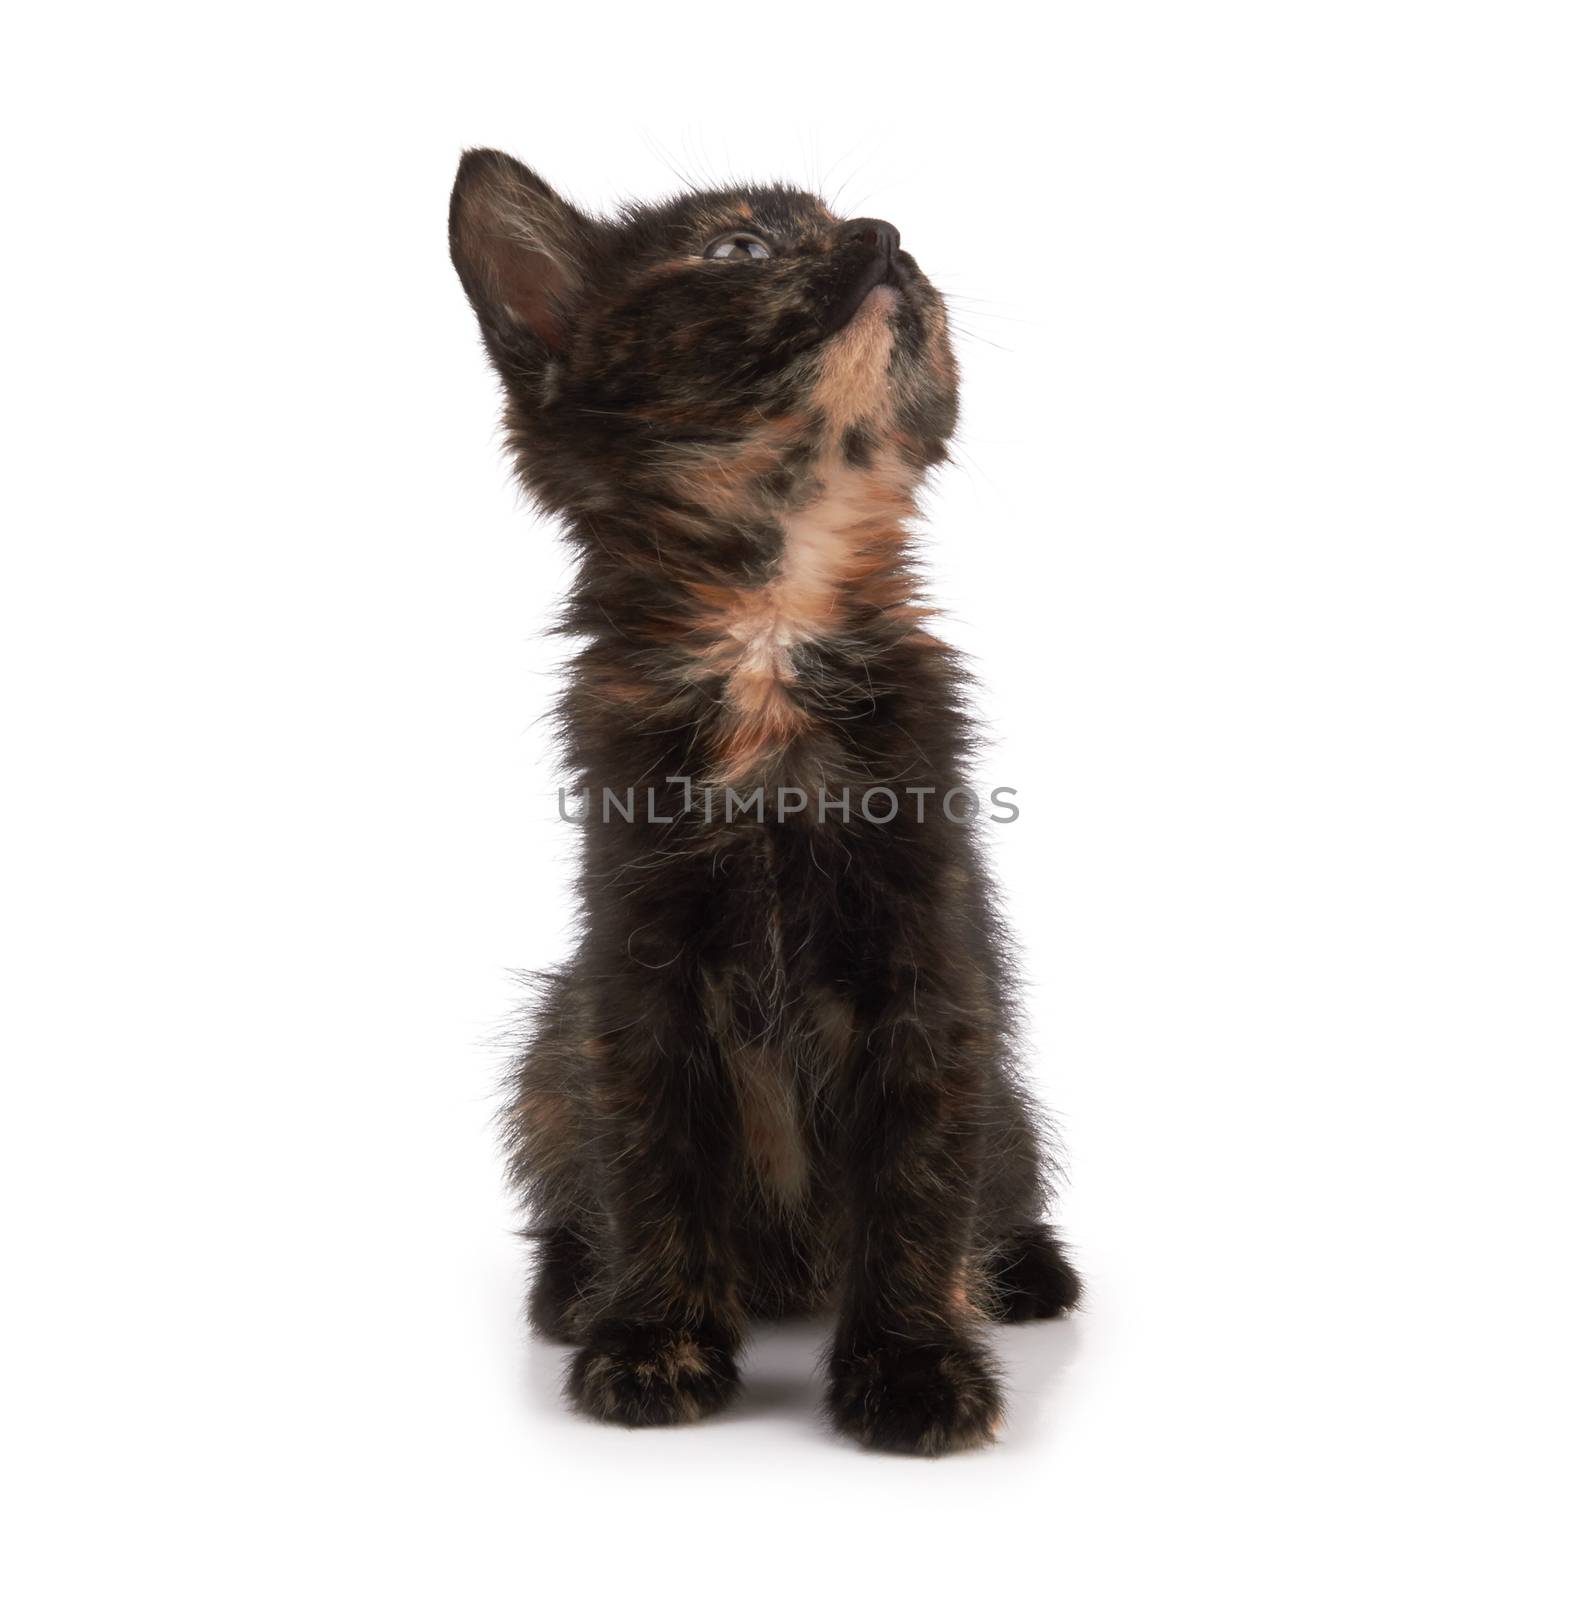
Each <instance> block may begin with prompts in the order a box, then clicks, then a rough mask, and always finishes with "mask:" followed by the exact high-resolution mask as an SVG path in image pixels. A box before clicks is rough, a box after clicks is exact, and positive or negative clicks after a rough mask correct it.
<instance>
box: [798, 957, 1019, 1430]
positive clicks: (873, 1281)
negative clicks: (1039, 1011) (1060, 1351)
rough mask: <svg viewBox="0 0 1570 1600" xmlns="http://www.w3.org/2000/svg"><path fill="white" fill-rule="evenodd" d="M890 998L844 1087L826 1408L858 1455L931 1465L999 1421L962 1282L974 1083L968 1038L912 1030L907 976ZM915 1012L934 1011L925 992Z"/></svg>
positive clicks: (956, 1029)
mask: <svg viewBox="0 0 1570 1600" xmlns="http://www.w3.org/2000/svg"><path fill="white" fill-rule="evenodd" d="M926 976H927V975H926V974H923V977H926ZM897 988H899V989H900V990H902V991H903V998H902V999H896V1000H894V1001H893V1002H891V1003H890V1004H889V1005H888V1006H887V1007H885V1008H883V1009H882V1010H881V1012H880V1013H879V1014H878V1015H876V1016H874V1017H872V1018H870V1019H869V1026H868V1027H867V1029H866V1031H865V1034H864V1038H863V1043H862V1046H861V1048H860V1050H859V1052H858V1058H857V1059H856V1060H855V1061H853V1063H852V1067H851V1072H850V1075H849V1078H848V1081H847V1083H846V1086H845V1088H846V1103H847V1108H848V1111H847V1115H846V1118H845V1127H846V1133H847V1141H846V1151H847V1164H848V1171H849V1180H850V1189H851V1195H852V1205H851V1215H850V1219H849V1226H850V1232H849V1236H848V1237H847V1239H846V1240H845V1247H846V1255H847V1262H848V1266H847V1282H846V1294H845V1301H844V1304H843V1307H842V1309H841V1313H840V1321H839V1326H838V1329H837V1331H836V1333H835V1338H834V1343H833V1346H832V1349H831V1351H830V1355H829V1363H828V1375H829V1392H828V1405H829V1412H830V1415H831V1417H832V1419H833V1421H834V1423H835V1425H836V1426H837V1427H839V1428H840V1429H841V1430H842V1431H844V1432H845V1433H847V1434H849V1435H850V1436H851V1437H852V1438H855V1439H857V1440H859V1441H860V1442H862V1443H863V1444H866V1445H870V1446H872V1447H873V1448H875V1449H882V1450H893V1451H900V1452H904V1453H909V1454H917V1455H943V1454H946V1453H947V1452H949V1451H952V1450H961V1449H965V1448H966V1447H968V1446H970V1445H975V1444H982V1443H985V1442H986V1441H988V1440H990V1439H991V1438H992V1437H993V1435H994V1434H995V1432H996V1430H997V1427H998V1424H999V1422H1000V1421H1001V1419H1002V1396H1001V1393H1000V1390H999V1386H998V1380H997V1375H996V1372H995V1370H994V1367H993V1363H992V1360H991V1358H990V1356H989V1354H988V1352H987V1349H986V1346H985V1344H984V1343H983V1342H982V1339H981V1334H980V1326H979V1324H980V1316H979V1313H978V1312H977V1310H976V1308H975V1307H974V1306H973V1305H972V1303H971V1300H970V1297H969V1293H968V1285H967V1281H966V1262H967V1253H968V1248H969V1244H970V1238H971V1223H972V1217H973V1214H974V1209H975V1199H976V1177H977V1172H976V1167H977V1162H978V1159H979V1139H978V1128H979V1118H980V1116H981V1115H982V1108H981V1094H980V1089H981V1078H980V1071H979V1067H978V1064H977V1063H976V1061H975V1060H974V1058H973V1056H972V1054H971V1046H970V1044H969V1040H968V1038H967V1035H968V1032H969V1030H967V1029H965V1028H963V1027H960V1026H956V1025H954V1024H953V1023H952V1022H945V1021H943V1020H939V1019H934V1020H933V1021H931V1022H924V1021H923V1020H922V1018H921V1010H922V1007H918V1005H917V1004H916V1003H915V999H916V989H917V983H916V974H915V972H914V971H911V972H909V973H906V974H904V975H903V976H902V977H901V978H900V979H898V980H897ZM924 1004H925V1005H926V1007H927V1009H930V1010H932V1011H941V1010H942V1006H941V1002H940V1000H939V999H938V997H937V996H935V995H928V996H927V997H926V999H925V1002H924Z"/></svg>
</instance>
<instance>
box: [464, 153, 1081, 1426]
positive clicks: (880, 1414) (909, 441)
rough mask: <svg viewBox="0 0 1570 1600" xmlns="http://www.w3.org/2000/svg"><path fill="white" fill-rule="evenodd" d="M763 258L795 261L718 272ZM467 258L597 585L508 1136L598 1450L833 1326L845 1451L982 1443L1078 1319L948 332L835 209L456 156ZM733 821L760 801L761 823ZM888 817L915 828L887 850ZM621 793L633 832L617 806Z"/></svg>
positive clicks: (553, 506)
mask: <svg viewBox="0 0 1570 1600" xmlns="http://www.w3.org/2000/svg"><path fill="white" fill-rule="evenodd" d="M738 233H740V234H745V235H747V236H749V238H751V239H755V240H758V241H761V248H763V249H766V250H767V251H768V252H769V253H768V254H767V256H766V258H764V259H753V258H752V254H749V253H748V252H749V251H753V250H754V247H753V246H752V245H750V244H749V245H747V246H746V248H745V249H736V250H732V251H731V252H729V253H728V254H723V255H722V256H721V257H720V258H717V259H715V258H711V257H710V256H707V255H706V254H705V251H706V248H707V247H709V246H710V245H711V244H712V242H713V241H715V240H716V239H723V238H725V237H727V236H730V235H735V234H738ZM451 244H452V254H453V260H454V263H455V264H456V266H457V269H458V273H459V276H460V278H461V279H462V282H463V286H464V288H465V290H466V291H467V293H468V296H469V299H470V301H471V303H472V304H473V307H474V310H475V312H476V314H477V316H478V318H479V323H480V329H481V332H482V335H483V337H484V341H485V346H486V349H487V351H488V352H489V354H490V358H491V360H492V362H493V363H494V365H495V368H496V371H497V372H498V373H499V375H500V377H501V379H502V383H503V386H504V388H505V392H506V400H507V425H508V429H509V434H510V439H511V444H512V447H513V450H514V452H515V454H516V459H517V464H518V470H519V473H520V475H521V477H522V479H523V482H524V483H525V484H526V485H527V487H528V488H529V489H530V491H531V492H532V493H533V494H534V496H535V497H536V498H537V499H538V501H539V502H540V503H542V504H543V505H544V506H545V507H546V508H548V509H549V510H550V511H552V512H554V513H555V514H556V515H557V516H558V517H559V518H560V520H561V522H562V524H563V526H564V527H565V529H566V532H567V536H568V538H569V539H570V540H571V541H572V545H573V548H574V550H575V551H576V553H577V556H578V568H577V578H576V582H575V584H574V586H573V589H572V593H571V595H570V596H569V598H568V601H567V606H566V613H565V616H564V619H563V624H562V626H563V627H564V629H566V630H567V631H569V632H570V633H571V634H572V635H574V636H575V637H576V638H577V639H578V641H579V642H580V646H581V648H580V649H579V652H578V654H577V657H576V659H575V661H574V662H573V664H572V667H571V670H570V674H569V679H568V683H567V686H566V690H565V693H564V695H563V698H562V702H561V708H560V720H561V730H562V735H563V739H564V743H565V746H566V755H567V759H568V761H569V763H570V765H571V767H572V769H573V770H574V771H575V773H576V774H577V778H578V782H579V784H580V785H581V786H582V788H583V789H585V790H586V791H587V792H588V793H589V794H590V795H591V797H595V798H594V800H593V811H592V817H591V820H590V822H589V823H588V824H587V825H586V827H585V849H584V855H583V864H582V886H581V887H582V907H583V925H582V937H581V942H580V943H579V946H578V948H577V950H576V951H575V952H574V954H573V955H572V956H571V958H570V959H569V960H568V961H567V963H566V964H565V965H564V966H563V967H562V968H561V969H560V970H559V971H557V972H556V973H554V974H553V975H551V976H550V977H549V978H548V979H547V980H546V981H545V983H544V992H543V994H542V995H541V997H540V1000H539V1004H538V1007H537V1010H536V1012H535V1016H534V1021H533V1027H532V1030H531V1037H530V1042H529V1044H528V1047H527V1048H526V1050H525V1051H524V1052H523V1054H522V1056H521V1059H520V1060H519V1062H518V1065H517V1070H516V1077H515V1081H514V1084H513V1091H512V1097H511V1101H510V1105H509V1108H508V1110H507V1113H506V1132H507V1140H508V1145H509V1149H510V1153H511V1158H512V1171H513V1175H514V1177H515V1179H516V1181H517V1183H518V1185H519V1186H520V1188H521V1190H522V1191H523V1193H524V1194H525V1196H526V1198H527V1203H528V1207H529V1212H530V1218H531V1222H532V1230H531V1231H532V1232H533V1235H534V1237H535V1239H536V1241H537V1256H536V1263H535V1278H534V1283H533V1288H532V1293H531V1302H530V1303H531V1312H532V1316H533V1320H534V1323H535V1325H536V1327H537V1328H538V1329H539V1330H540V1331H541V1332H542V1333H544V1334H547V1335H550V1336H554V1337H557V1338H560V1339H563V1340H565V1341H568V1342H570V1343H572V1344H574V1345H576V1346H577V1350H576V1353H575V1355H574V1357H573V1359H572V1362H571V1365H570V1369H569V1375H568V1393H569V1395H570V1397H571V1399H572V1401H573V1402H574V1403H575V1404H576V1405H577V1406H578V1407H579V1408H581V1409H582V1410H583V1411H585V1412H587V1413H589V1414H590V1415H592V1416H595V1417H599V1418H603V1419H605V1420H607V1421H612V1422H619V1423H625V1424H652V1423H674V1422H682V1421H689V1420H692V1419H695V1418H698V1417H701V1416H704V1415H706V1414H708V1413H709V1412H712V1411H714V1410H715V1409H717V1408H718V1407H720V1406H723V1405H724V1404H725V1403H726V1401H727V1400H729V1399H730V1397H731V1396H732V1395H733V1394H734V1393H735V1390H736V1387H737V1381H738V1380H737V1369H736V1355H737V1351H738V1347H739V1345H740V1343H741V1340H742V1338H743V1335H744V1332H745V1328H746V1325H747V1322H748V1319H749V1318H752V1317H780V1316H787V1315H792V1314H797V1313H806V1312H814V1311H819V1310H827V1309H832V1310H833V1312H834V1314H835V1316H836V1318H837V1326H836V1332H835V1334H834V1338H833V1343H832V1345H831V1347H830V1350H829V1352H828V1356H827V1377H828V1408H829V1414H830V1416H831V1417H832V1419H833V1421H834V1423H835V1424H836V1425H837V1426H838V1427H839V1428H840V1429H842V1430H843V1431H844V1432H845V1433H847V1434H848V1435H850V1436H851V1437H853V1438H855V1439H857V1440H859V1441H862V1442H864V1443H866V1444H868V1445H872V1446H875V1447H881V1448H887V1449H893V1450H901V1451H911V1452H919V1453H926V1454H938V1453H941V1452H944V1451H948V1450H952V1449H956V1448H959V1447H963V1446H967V1445H971V1444H975V1443H979V1442H982V1441H984V1440H987V1439H989V1438H991V1437H992V1436H993V1433H994V1431H995V1430H996V1428H997V1425H998V1423H999V1420H1000V1395H999V1388H998V1382H997V1377H996V1373H995V1371H994V1368H993V1364H992V1362H991V1360H990V1358H989V1355H988V1352H987V1346H986V1343H985V1339H984V1337H983V1326H984V1323H985V1322H986V1320H987V1319H988V1318H996V1319H1002V1320H1021V1319H1025V1318H1033V1317H1051V1316H1057V1315H1059V1314H1061V1313H1062V1312H1064V1311H1066V1310H1068V1309H1069V1308H1071V1307H1072V1306H1073V1305H1074V1303H1075V1301H1076V1299H1077V1297H1078V1293H1079V1284H1078V1280H1077V1279H1076V1277H1075V1274H1074V1272H1073V1269H1072V1268H1071V1267H1070V1266H1069V1264H1068V1263H1067V1261H1066V1260H1065V1258H1064V1256H1063V1253H1062V1251H1061V1250H1060V1248H1059V1246H1058V1243H1057V1241H1056V1239H1055V1238H1054V1236H1053V1233H1052V1231H1051V1229H1050V1228H1049V1227H1048V1226H1046V1225H1045V1223H1044V1222H1043V1221H1042V1220H1041V1219H1042V1215H1043V1211H1044V1208H1045V1206H1046V1204H1047V1201H1048V1199H1049V1195H1048V1192H1047V1184H1046V1177H1045V1171H1044V1162H1043V1156H1042V1150H1041V1141H1040V1137H1039V1129H1038V1126H1037V1123H1036V1120H1035V1118H1034V1116H1033V1114H1032V1113H1031V1111H1030V1109H1029V1107H1028V1106H1027V1103H1026V1100H1025V1098H1024V1096H1023V1094H1022V1092H1021V1089H1020V1086H1019V1084H1018V1082H1017V1081H1016V1078H1015V1076H1014V1073H1013V1070H1012V1068H1011V1033H1010V1005H1009V994H1008V983H1007V973H1006V957H1005V940H1004V934H1003V930H1002V929H1001V928H1000V927H999V925H998V921H997V918H996V915H995V913H994V909H993V901H992V895H991V892H990V890H989V886H988V882H987V879H986V876H985V873H984V870H983V868H982V865H981V863H980V861H979V859H978V853H977V849H976V844H975V840H974V837H973V827H974V824H967V823H966V822H964V821H956V820H953V819H952V818H951V816H950V815H949V814H948V812H947V811H946V810H945V808H944V807H943V806H942V805H941V803H940V801H941V797H942V796H943V795H944V794H945V793H947V792H949V791H951V790H953V789H954V788H955V787H956V786H958V785H960V784H962V783H963V781H964V764H965V757H966V753H967V741H968V730H967V724H966V720H965V715H964V710H963V687H964V686H963V680H962V674H961V670H960V668H959V666H958V664H957V662H956V661H955V659H954V658H953V656H952V655H951V653H950V651H949V650H948V649H947V648H946V647H945V646H944V645H943V644H942V643H941V642H940V641H939V639H938V638H937V637H936V636H935V635H934V634H933V633H932V632H931V631H929V629H928V627H927V625H926V624H927V615H928V614H927V612H926V610H925V608H924V605H923V602H922V598H921V596H920V593H919V591H918V585H917V579H916V575H915V572H914V570H913V566H912V561H911V548H910V534H909V525H910V522H911V519H912V516H913V512H914V497H915V494H916V490H917V487H918V485H919V483H920V481H921V479H922V477H923V475H924V474H925V473H926V472H927V471H928V470H929V469H930V468H932V467H933V466H934V465H936V464H937V463H939V462H941V461H942V460H943V459H944V455H945V442H946V440H947V439H948V438H949V436H950V434H951V433H952V431H953V428H954V423H955V417H956V395H957V382H956V370H955V365H954V359H953V355H952V352H951V349H950V344H949V338H948V327H947V319H946V317H945V313H944V307H943V302H942V299H941V297H940V296H939V295H938V294H937V292H936V291H935V290H934V289H933V287H932V286H931V284H930V283H929V282H928V281H927V279H926V278H925V277H924V276H923V275H922V273H921V271H920V270H919V269H918V267H917V265H916V263H915V261H914V260H913V259H912V258H911V256H910V255H909V254H908V253H906V252H905V251H904V250H903V249H901V248H900V247H899V237H898V234H897V233H896V232H895V230H894V229H893V228H891V227H890V226H889V225H888V224H887V223H883V222H880V221H877V220H876V219H869V218H855V219H851V220H848V221H847V220H841V219H839V218H836V217H835V216H833V215H832V214H831V213H830V212H829V211H828V210H827V208H826V207H825V206H824V205H823V203H822V202H821V201H820V200H818V199H817V198H815V197H814V196H812V195H809V194H804V193H799V192H797V191H794V190H790V189H786V188H781V187H763V188H744V189H743V188H738V189H734V190H726V191H720V192H713V193H699V194H689V195H685V196H683V197H681V198H679V199H676V200H673V201H670V202H668V203H665V204H661V205H654V206H633V207H630V208H629V209H627V210H626V211H624V212H623V213H622V214H621V215H620V216H618V217H616V218H615V219H613V220H601V219H595V218H591V217H588V216H585V215H583V214H582V213H581V212H579V211H578V210H576V209H575V208H574V207H572V206H571V205H569V204H568V203H567V202H566V201H564V200H563V199H561V198H560V197H559V196H558V195H556V194H555V193H554V192H553V191H552V190H551V189H550V188H549V187H548V186H547V185H546V184H544V183H543V182H542V181H541V180H540V179H539V178H538V177H536V176H535V175H534V174H533V173H532V172H530V171H529V170H528V169H527V168H525V167H522V166H520V165H519V164H518V163H517V162H515V161H513V160H511V159H510V158H509V157H507V156H504V155H501V154H499V153H497V152H494V151H472V152H470V153H469V154H468V155H466V156H465V157H464V160H463V163H462V165H461V167H460V168H459V172H458V180H457V184H456V186H455V188H454V191H453V198H452V211H451ZM705 785H716V786H720V785H729V786H732V787H733V788H736V789H738V790H741V791H744V792H750V791H752V790H754V789H762V790H763V791H764V792H765V796H766V797H767V798H766V800H765V801H763V802H761V803H760V808H759V809H760V810H761V815H760V814H759V813H758V812H757V811H752V810H747V811H743V812H741V813H740V814H736V815H728V814H727V811H726V809H725V808H724V807H723V806H721V807H719V808H715V807H712V806H710V807H705V806H704V805H703V803H702V802H701V801H700V800H697V799H696V798H695V795H696V793H697V792H698V790H699V789H701V788H702V786H705ZM879 787H892V788H894V789H896V790H897V791H898V792H899V794H900V795H901V796H902V797H904V799H903V803H902V804H900V806H899V808H898V810H897V812H896V814H895V815H894V816H892V817H891V818H890V819H889V820H888V821H886V822H883V823H875V822H871V821H868V820H867V816H866V815H865V814H864V808H863V805H862V801H863V800H864V799H865V798H866V797H867V795H868V792H869V791H874V790H876V789H878V788H879ZM783 788H790V789H799V790H800V791H801V792H802V793H803V794H804V795H806V796H808V797H810V799H809V801H808V803H807V804H806V805H805V806H803V807H801V808H799V809H796V808H793V807H792V806H789V805H784V804H777V803H776V802H775V796H776V795H777V794H778V792H779V791H780V790H781V789H783ZM629 790H633V791H635V792H636V800H637V803H636V805H635V807H634V808H633V809H634V816H633V820H631V821H628V820H626V819H625V817H624V816H623V815H622V814H621V811H620V810H619V809H611V808H601V807H600V805H599V801H598V797H599V796H601V795H602V794H604V793H605V792H606V791H610V792H612V793H614V794H616V795H618V796H624V795H626V793H627V791H629ZM917 790H925V791H926V795H927V797H926V798H925V799H924V800H912V799H911V798H909V797H910V796H912V795H913V794H914V793H915V791H917ZM820 796H827V797H828V798H829V805H828V806H827V807H826V808H825V807H824V806H822V805H820V803H819V797H820ZM842 797H843V798H844V800H845V801H846V802H848V803H847V804H846V805H845V807H844V810H843V811H842V810H841V809H840V802H841V798H842ZM869 809H870V810H871V811H872V812H873V813H874V814H877V815H881V814H882V813H883V811H884V810H886V809H887V802H886V801H884V800H882V799H879V800H877V801H874V802H872V803H871V805H870V807H869ZM918 809H919V810H920V811H921V813H922V814H921V815H920V817H919V818H918V815H917V811H918Z"/></svg>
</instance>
